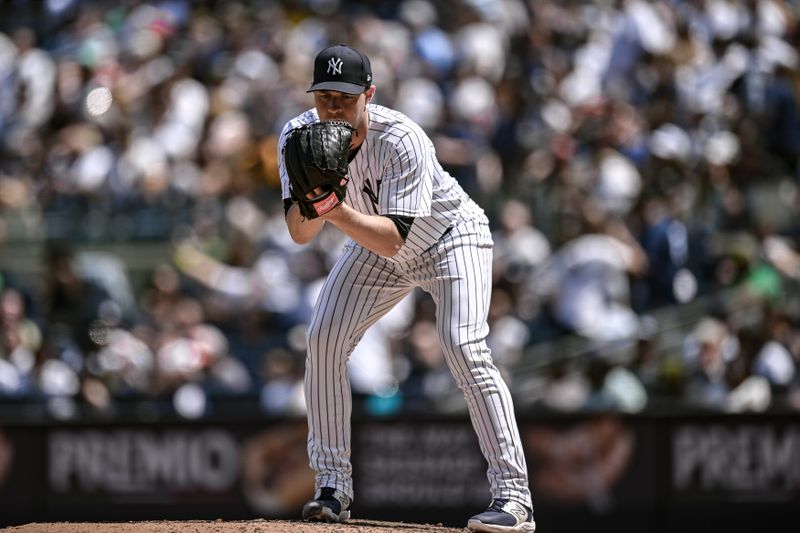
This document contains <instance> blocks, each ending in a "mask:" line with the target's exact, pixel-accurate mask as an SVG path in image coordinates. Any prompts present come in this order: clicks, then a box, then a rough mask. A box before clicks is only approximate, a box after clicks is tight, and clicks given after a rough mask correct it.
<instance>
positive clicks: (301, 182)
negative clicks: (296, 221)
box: [283, 120, 354, 218]
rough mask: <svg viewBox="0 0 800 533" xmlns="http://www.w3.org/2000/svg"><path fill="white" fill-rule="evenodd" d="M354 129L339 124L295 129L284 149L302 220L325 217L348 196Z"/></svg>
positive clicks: (329, 122) (320, 124) (293, 192)
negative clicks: (348, 174)
mask: <svg viewBox="0 0 800 533" xmlns="http://www.w3.org/2000/svg"><path fill="white" fill-rule="evenodd" d="M353 131H354V128H353V127H352V126H351V125H350V124H348V123H347V122H344V121H341V120H326V121H322V122H314V123H312V124H306V125H304V126H300V127H299V128H295V129H294V130H292V131H291V133H290V134H289V137H288V138H287V139H286V144H285V145H284V149H283V150H284V151H283V155H284V161H285V163H286V173H287V174H288V175H289V182H290V184H291V187H292V199H293V200H294V201H295V202H297V205H298V206H299V207H300V213H301V214H302V215H303V216H304V217H305V218H317V217H319V216H322V215H324V214H325V213H327V212H328V211H330V210H331V209H333V208H334V207H336V206H337V205H339V204H340V203H342V201H343V200H344V197H345V195H346V194H347V163H348V161H347V158H348V154H349V152H350V139H351V137H352V136H353Z"/></svg>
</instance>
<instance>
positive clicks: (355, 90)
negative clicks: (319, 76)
mask: <svg viewBox="0 0 800 533" xmlns="http://www.w3.org/2000/svg"><path fill="white" fill-rule="evenodd" d="M366 90H367V88H366V87H364V86H363V85H358V84H355V83H347V82H343V81H323V82H320V83H316V84H314V85H312V86H311V87H309V89H308V90H307V91H306V92H307V93H313V92H314V91H339V92H340V93H347V94H361V93H363V92H364V91H366Z"/></svg>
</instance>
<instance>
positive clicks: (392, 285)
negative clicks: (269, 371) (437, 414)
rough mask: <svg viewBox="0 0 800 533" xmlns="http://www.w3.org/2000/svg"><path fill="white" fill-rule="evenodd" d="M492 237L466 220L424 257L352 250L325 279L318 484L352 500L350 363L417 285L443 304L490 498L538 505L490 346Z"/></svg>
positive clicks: (320, 309) (441, 317) (314, 350)
mask: <svg viewBox="0 0 800 533" xmlns="http://www.w3.org/2000/svg"><path fill="white" fill-rule="evenodd" d="M491 258H492V240H491V236H490V233H489V228H488V226H487V225H486V224H485V223H478V222H468V223H462V224H460V225H459V226H456V227H455V228H453V229H452V230H451V231H450V232H449V233H447V234H446V235H444V236H443V237H442V238H441V239H440V240H439V242H438V243H437V244H436V245H434V246H433V247H431V249H429V250H427V251H426V252H424V253H423V254H421V255H420V256H419V257H417V258H416V259H414V260H411V261H408V262H406V263H402V264H400V263H397V262H392V261H388V260H386V259H384V258H382V257H380V256H378V255H377V254H374V253H372V252H369V251H368V250H366V249H364V248H362V247H360V246H358V245H354V244H350V245H348V246H346V247H345V250H344V253H343V255H342V256H341V257H340V258H339V259H338V261H337V262H336V264H335V265H334V267H333V268H332V270H331V272H330V274H329V276H328V279H327V280H326V282H325V284H324V286H323V288H322V291H321V292H320V295H319V298H318V300H317V303H316V307H315V310H314V314H313V316H312V319H311V324H310V326H309V332H308V355H307V359H306V373H305V394H306V404H307V409H308V429H309V432H308V455H309V461H310V465H311V468H312V469H313V470H314V471H315V472H316V487H317V490H319V489H320V488H321V487H334V488H337V489H339V490H341V491H343V492H344V493H345V494H347V495H348V496H349V497H350V498H351V499H352V498H353V483H352V465H351V463H350V415H351V410H352V400H351V392H350V383H349V379H348V375H347V360H348V358H349V356H350V353H351V352H352V351H353V349H354V348H355V346H356V344H357V343H358V341H359V340H360V339H361V337H362V335H363V334H364V332H365V331H366V330H367V328H368V327H370V326H371V325H372V324H374V323H375V322H376V321H377V320H378V319H379V318H380V317H382V316H383V315H384V314H386V313H387V312H388V311H389V310H390V309H391V308H392V307H393V306H394V305H395V304H397V303H398V302H399V301H400V300H401V299H402V298H403V297H404V296H406V295H407V294H408V293H409V292H410V291H411V290H413V289H414V288H415V287H420V288H422V289H423V290H425V291H426V292H429V293H430V294H431V296H432V297H433V300H434V302H435V303H436V308H437V312H436V321H437V331H438V334H439V339H440V342H441V343H442V346H443V348H444V352H445V358H446V361H447V365H448V367H449V369H450V372H451V373H452V375H453V377H454V378H455V380H456V382H457V384H458V387H459V388H460V389H461V390H462V391H463V393H464V397H465V399H466V401H467V405H468V408H469V414H470V419H471V421H472V425H473V428H474V429H475V432H476V434H477V436H478V441H479V444H480V449H481V451H482V452H483V455H484V457H485V458H486V461H487V462H488V464H489V469H488V478H489V485H490V488H491V491H492V497H493V498H502V499H508V500H514V501H517V502H519V503H521V504H523V505H525V506H527V507H531V494H530V490H529V488H528V478H527V466H526V463H525V456H524V454H523V450H522V444H521V441H520V436H519V431H518V429H517V423H516V420H515V418H514V411H513V405H512V401H511V395H510V394H509V391H508V387H507V386H506V384H505V382H504V381H503V379H502V378H501V376H500V373H499V372H498V370H497V368H496V367H495V366H494V363H493V362H492V358H491V354H490V350H489V348H488V347H487V346H486V335H487V334H488V330H489V327H488V325H487V322H486V320H487V314H488V308H489V299H490V295H491Z"/></svg>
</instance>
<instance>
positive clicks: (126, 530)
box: [0, 520, 466, 533]
mask: <svg viewBox="0 0 800 533" xmlns="http://www.w3.org/2000/svg"><path fill="white" fill-rule="evenodd" d="M0 531H2V532H3V533H108V532H110V531H113V532H114V533H390V532H396V533H462V532H464V531H466V529H462V528H452V527H445V526H442V525H441V524H406V523H404V522H379V521H375V520H350V521H348V522H347V523H346V524H319V523H310V522H299V521H297V522H295V521H290V520H247V521H233V520H231V521H227V520H212V521H207V520H190V521H163V520H159V521H147V522H92V523H87V522H52V523H33V524H26V525H23V526H14V527H7V528H3V529H0Z"/></svg>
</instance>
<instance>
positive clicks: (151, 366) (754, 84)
mask: <svg viewBox="0 0 800 533" xmlns="http://www.w3.org/2000/svg"><path fill="white" fill-rule="evenodd" d="M0 10H1V11H0V269H3V268H4V267H3V265H6V267H5V268H4V269H3V270H0V333H1V335H2V336H1V337H0V398H2V399H3V400H2V402H0V403H3V402H5V403H8V402H12V403H13V402H19V401H24V402H30V401H37V402H41V403H42V404H43V405H46V406H47V408H48V409H49V411H50V412H51V413H52V414H53V415H56V416H59V417H62V418H69V417H72V416H76V414H79V413H82V412H84V411H86V410H88V411H91V412H97V413H113V412H114V410H115V409H116V408H117V406H119V405H123V404H125V402H129V401H130V402H140V401H141V400H143V399H145V400H149V401H150V403H149V404H148V405H150V408H151V409H155V410H156V412H155V413H151V414H158V413H159V412H162V411H163V412H177V413H179V414H180V415H181V416H185V417H200V416H203V415H206V414H209V413H213V412H214V410H215V409H217V407H216V406H217V405H218V404H219V400H220V399H247V400H248V401H250V400H252V401H253V402H256V404H257V405H258V406H259V407H260V408H261V409H263V410H264V411H265V412H267V413H271V414H287V413H289V414H296V413H302V412H303V411H304V404H303V395H302V376H303V364H304V357H305V352H304V335H305V327H306V325H307V323H308V320H309V315H310V311H311V307H312V305H313V302H314V298H315V296H316V294H317V291H318V290H319V288H320V284H321V282H322V280H323V279H324V276H325V274H326V273H327V271H328V269H329V268H330V266H331V265H332V262H333V260H334V259H335V258H336V256H337V255H338V254H339V252H340V249H341V246H342V244H343V238H342V235H341V234H340V233H338V232H337V231H335V230H327V229H326V231H324V232H323V233H322V234H321V235H320V236H319V238H317V239H316V240H315V241H314V242H313V243H312V244H311V245H308V246H303V247H301V246H298V245H295V244H294V243H293V242H292V241H291V239H290V238H289V236H288V233H287V231H286V228H285V225H284V222H283V208H282V203H281V199H280V187H279V179H278V174H277V163H276V160H277V153H276V146H277V135H278V133H279V132H280V130H281V128H282V126H283V124H284V123H285V121H286V120H288V119H289V118H291V117H293V116H294V115H296V114H298V113H300V112H302V111H304V110H305V109H307V108H309V107H311V105H312V101H311V99H310V97H309V95H308V94H307V93H306V92H305V91H306V89H307V87H308V84H309V78H310V73H311V68H312V62H313V57H314V55H315V54H316V52H317V51H318V50H319V49H321V48H323V47H324V46H327V45H329V44H332V43H338V42H346V43H348V44H351V45H353V46H356V47H358V48H360V49H361V50H363V51H364V52H366V53H367V54H368V55H369V57H370V58H371V61H372V66H373V74H374V80H375V84H376V85H377V87H378V91H377V95H376V103H379V104H383V105H388V106H390V107H394V108H396V109H398V110H400V111H402V112H404V113H406V114H407V115H409V116H410V117H412V118H413V119H415V120H416V121H417V122H419V124H420V125H422V126H423V127H424V128H425V129H426V131H427V132H428V133H429V134H430V136H431V138H432V139H433V141H434V144H435V147H436V151H437V154H438V155H439V158H440V160H441V162H442V164H443V165H444V167H445V168H446V169H447V170H448V171H449V172H450V173H451V174H452V175H454V176H455V177H456V178H457V179H458V181H459V182H460V183H461V184H462V186H463V187H464V188H465V189H466V190H467V191H468V192H469V193H470V194H471V195H472V196H473V197H474V198H475V199H476V200H477V201H478V203H479V204H480V205H482V206H483V207H484V209H485V210H486V212H487V214H488V215H489V217H490V220H491V222H492V226H493V231H494V239H495V264H494V285H493V294H492V304H491V308H490V311H489V313H490V316H489V319H490V325H491V333H490V335H489V338H488V342H489V345H490V347H491V348H492V350H493V354H494V358H495V361H496V363H497V364H498V366H499V367H500V368H501V370H502V371H503V372H504V373H506V374H507V377H508V381H509V383H510V386H511V388H512V392H513V393H514V395H515V398H516V401H517V402H518V403H519V404H520V405H522V406H525V407H541V408H546V409H554V410H559V411H582V410H612V411H614V410H621V411H625V412H637V411H641V410H642V409H646V408H648V406H650V407H655V406H687V407H690V408H694V409H710V410H715V411H725V412H740V411H764V410H767V409H800V373H798V369H800V290H798V287H800V285H799V284H798V280H799V279H800V252H798V250H799V247H798V246H799V245H800V193H799V192H798V186H800V168H798V155H799V154H800V55H798V50H797V46H798V44H800V40H799V39H798V38H799V37H800V31H799V28H798V22H800V3H798V2H796V1H789V0H683V1H682V0H654V1H645V0H595V1H588V0H568V1H556V0H446V1H442V2H433V1H432V0H404V1H388V0H386V1H377V2H367V1H363V2H348V1H345V0H286V1H281V2H279V1H245V0H238V1H230V2H222V1H218V2H217V1H202V2H189V1H188V0H163V1H155V0H153V1H149V2H148V1H139V0H126V1H123V2H114V3H107V2H102V1H78V0H45V1H42V2H20V1H13V0H12V1H6V2H3V3H0ZM26 243H28V244H30V243H36V244H39V245H40V247H41V262H40V267H41V268H40V270H41V272H40V273H38V274H37V275H36V276H35V281H34V282H32V281H31V280H32V279H33V277H32V276H25V275H24V274H25V273H20V272H15V271H14V270H13V269H11V268H9V267H8V266H7V265H8V264H9V263H8V262H7V261H6V262H4V261H3V260H2V257H3V256H6V259H8V258H9V254H13V253H14V250H17V249H19V248H18V246H20V244H26ZM148 243H163V244H164V245H165V248H166V249H167V250H169V253H168V254H167V255H166V256H165V257H163V258H161V257H159V258H157V259H153V261H152V263H153V264H152V268H150V269H148V271H147V273H146V279H144V281H142V280H133V279H132V276H131V274H130V272H129V269H128V265H126V264H125V262H124V261H122V260H121V259H120V257H118V256H115V255H114V254H113V253H110V252H109V251H108V249H109V245H110V244H115V245H119V244H122V245H127V246H130V247H131V248H132V249H137V248H136V246H140V245H143V244H148ZM142 249H145V248H142ZM144 259H146V258H144ZM689 309H691V310H692V313H691V314H690V313H689V311H688V310H689ZM665 310H667V312H665ZM433 312H434V311H433V306H432V303H431V300H430V298H429V296H427V295H425V294H424V293H421V292H420V293H414V294H412V295H411V296H410V297H409V298H407V299H406V300H405V301H403V302H402V303H401V304H400V305H399V306H398V307H397V308H396V309H394V310H393V311H392V312H390V313H389V314H388V315H387V316H386V317H385V318H384V319H382V320H381V321H380V322H379V323H378V324H377V325H376V326H375V327H374V328H372V329H371V330H370V331H369V332H368V333H367V334H366V335H365V337H364V339H363V340H362V342H361V343H360V344H359V346H358V348H357V349H356V352H355V353H354V354H353V357H352V359H351V361H350V363H349V365H350V371H351V380H352V384H353V389H354V393H355V394H356V395H357V396H358V397H359V398H360V399H361V400H363V401H362V402H359V404H358V405H359V406H361V408H364V409H366V410H368V411H369V412H372V413H376V414H381V413H393V412H397V411H398V410H403V409H405V410H412V411H413V410H423V411H426V412H433V411H437V410H439V411H447V410H458V409H463V408H464V407H463V400H461V399H460V394H459V393H458V391H457V390H454V389H455V384H454V383H453V382H452V378H451V377H450V375H449V373H448V372H447V370H446V368H444V363H443V359H442V353H441V351H440V348H439V345H438V342H437V339H436V333H435V327H434V323H435V317H434V316H433ZM668 334H669V335H668ZM565 338H572V339H580V340H581V341H582V344H580V346H581V349H579V350H567V349H564V350H561V351H559V350H555V351H556V352H557V353H556V354H555V356H553V357H549V358H548V359H547V360H546V361H544V360H542V361H531V360H530V359H531V358H534V357H536V354H537V353H539V352H537V351H536V350H535V347H537V346H541V345H543V344H547V343H549V344H548V345H550V346H559V344H558V343H559V341H560V340H562V339H565ZM667 339H670V340H667ZM521 368H529V369H531V370H529V371H528V372H522V371H520V370H519V369H521ZM459 402H461V403H459ZM143 416H144V414H143Z"/></svg>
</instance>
